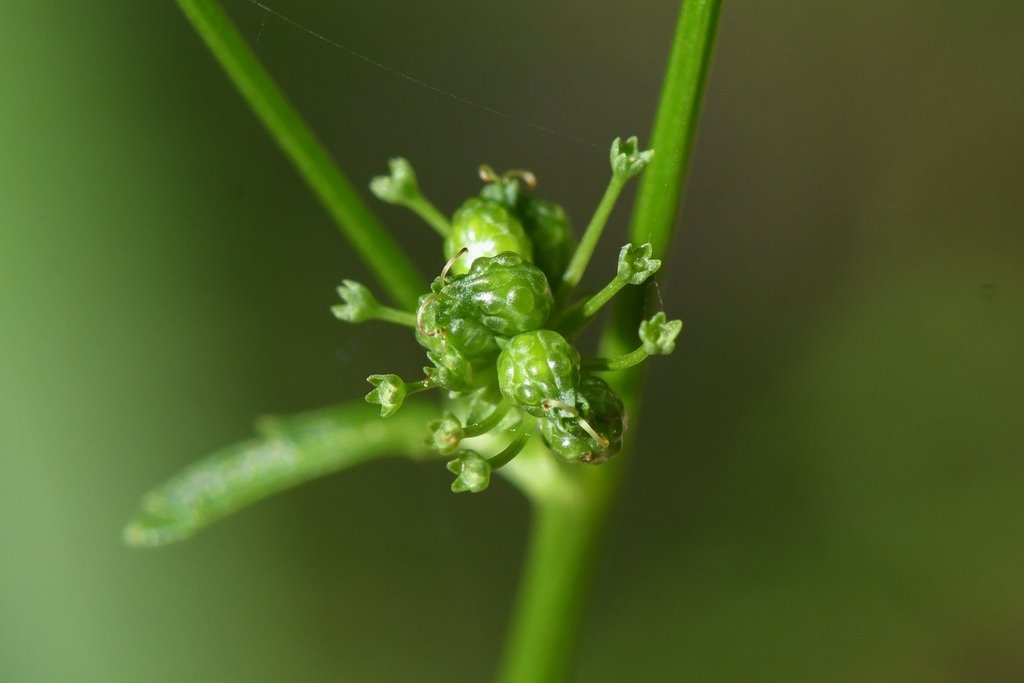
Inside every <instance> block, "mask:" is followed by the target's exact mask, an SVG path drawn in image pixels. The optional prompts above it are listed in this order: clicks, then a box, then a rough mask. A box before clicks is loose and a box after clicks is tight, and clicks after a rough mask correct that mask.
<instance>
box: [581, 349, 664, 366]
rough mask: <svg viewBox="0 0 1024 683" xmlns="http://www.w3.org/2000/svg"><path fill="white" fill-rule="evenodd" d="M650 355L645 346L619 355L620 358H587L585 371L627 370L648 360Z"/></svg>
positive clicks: (584, 364)
mask: <svg viewBox="0 0 1024 683" xmlns="http://www.w3.org/2000/svg"><path fill="white" fill-rule="evenodd" d="M648 356H650V354H649V353H647V349H645V348H644V347H643V346H641V347H639V348H636V349H634V350H632V351H630V352H629V353H623V354H619V355H618V356H612V357H610V358H603V357H602V358H587V359H584V361H583V369H585V370H589V371H591V372H601V371H604V370H626V369H628V368H631V367H633V366H634V365H639V364H640V363H643V362H644V361H645V360H647V358H648Z"/></svg>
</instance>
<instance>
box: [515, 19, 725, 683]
mask: <svg viewBox="0 0 1024 683" xmlns="http://www.w3.org/2000/svg"><path fill="white" fill-rule="evenodd" d="M720 5H721V0H686V1H685V2H683V4H682V8H681V11H680V15H679V21H678V24H677V26H676V34H675V38H674V39H673V43H672V51H671V54H670V56H669V63H668V69H667V71H666V74H665V80H664V83H663V86H662V92H661V100H660V103H659V105H658V112H657V115H656V118H655V125H654V135H653V136H652V140H651V148H652V149H654V150H655V151H656V154H655V155H654V158H653V159H652V160H651V163H650V165H649V166H648V167H647V169H646V171H645V173H644V177H643V181H642V184H641V186H640V191H639V195H638V197H639V199H638V203H637V207H636V210H635V211H634V213H633V222H632V226H631V233H630V234H631V236H632V237H631V239H632V240H633V241H634V242H635V243H638V244H639V243H641V242H647V241H649V242H651V243H652V245H653V246H654V249H653V255H654V256H655V257H660V258H663V257H664V254H665V251H666V249H667V246H668V242H669V238H670V236H671V234H672V229H673V226H674V224H675V218H676V214H677V212H678V208H679V199H680V197H681V196H682V183H683V179H684V177H685V172H686V168H687V165H688V162H689V157H690V150H691V148H692V140H693V136H694V132H695V131H696V128H697V118H698V113H699V109H700V98H701V94H702V91H703V85H704V80H705V75H706V73H707V67H708V61H709V59H710V55H711V48H712V43H713V40H714V34H715V27H716V24H717V19H718V13H719V7H720ZM616 304H617V305H616V314H615V315H614V316H613V318H612V319H611V321H610V324H609V326H608V327H607V328H606V329H605V332H604V335H603V338H602V344H601V351H602V354H603V355H606V356H615V355H619V354H622V353H626V352H628V351H629V347H630V346H631V345H632V344H635V343H636V330H637V326H638V324H639V321H640V320H641V318H642V316H643V289H642V288H639V287H635V288H634V287H631V288H629V289H628V290H627V292H624V293H623V296H620V297H618V298H617V300H616ZM609 380H610V382H611V383H612V384H613V386H614V387H615V389H616V390H617V391H618V392H619V395H620V396H621V397H622V399H623V402H624V403H625V405H626V410H627V411H628V412H629V414H630V415H631V418H632V420H633V421H634V422H635V419H636V416H637V412H638V407H639V397H640V387H641V380H642V373H641V372H640V370H639V368H633V369H630V370H627V371H625V372H622V373H618V374H617V376H611V377H609ZM630 433H631V434H635V433H636V430H632V431H631V432H630ZM629 445H630V444H629V443H628V440H627V444H626V449H625V450H627V451H628V449H629ZM517 462H518V461H517ZM529 464H531V461H530V460H529V459H528V460H526V461H524V469H526V465H529ZM625 464H628V455H626V456H620V458H619V459H618V460H616V461H613V462H611V463H609V464H607V465H602V466H600V467H593V468H584V469H582V470H580V471H579V477H580V478H579V496H578V497H576V496H566V495H564V494H563V493H562V491H563V489H564V487H548V488H540V489H538V490H537V491H536V492H534V493H533V494H532V500H533V501H534V504H535V519H534V529H533V536H532V537H531V540H530V548H529V557H528V560H527V565H526V569H525V573H524V577H523V584H522V587H521V593H520V596H519V601H518V603H517V606H516V613H515V616H514V621H513V627H512V630H511V632H510V635H509V639H508V641H507V643H506V650H505V655H504V662H503V668H502V671H501V674H500V676H499V680H500V681H502V683H548V682H551V683H554V682H556V681H564V680H566V679H567V678H568V675H567V673H568V671H569V670H570V667H571V665H572V662H573V660H574V658H575V651H576V644H577V641H578V638H579V634H580V632H581V631H582V630H583V629H582V627H581V625H580V624H581V622H582V620H583V617H584V608H585V602H586V596H587V595H588V593H589V589H590V583H591V580H592V577H593V575H594V570H593V567H594V565H595V564H596V562H597V556H598V554H599V552H600V549H601V534H602V531H603V528H604V524H605V521H606V519H607V517H608V515H609V512H610V508H611V505H612V503H613V502H614V500H615V495H616V493H617V491H618V488H619V486H620V484H621V481H622V474H623V472H624V471H625V467H624V465H625ZM528 490H529V489H528Z"/></svg>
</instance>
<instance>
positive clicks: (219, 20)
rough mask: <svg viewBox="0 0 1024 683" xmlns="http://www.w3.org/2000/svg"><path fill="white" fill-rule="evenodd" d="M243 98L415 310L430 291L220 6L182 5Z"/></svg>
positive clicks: (207, 2)
mask: <svg viewBox="0 0 1024 683" xmlns="http://www.w3.org/2000/svg"><path fill="white" fill-rule="evenodd" d="M177 2H178V6H179V7H181V10H182V11H183V12H184V13H185V16H186V17H188V19H189V21H191V22H192V25H193V26H194V27H195V29H196V32H197V33H199V35H200V36H201V37H202V39H203V40H204V41H205V42H206V45H207V47H209V48H210V51H211V52H213V55H214V57H216V58H217V60H218V61H219V62H220V64H221V66H222V67H223V68H224V70H225V71H226V72H227V74H228V76H229V77H230V78H231V80H232V81H233V82H234V84H235V86H236V87H237V88H238V90H239V92H241V94H242V97H243V98H245V100H246V101H247V102H248V103H249V106H250V107H252V110H253V112H255V113H256V115H257V116H258V117H259V118H260V120H261V121H262V122H263V125H264V126H266V128H267V130H268V131H269V132H270V134H271V136H273V138H274V139H275V140H276V141H277V144H278V145H280V147H281V149H282V150H284V152H285V154H286V155H287V156H288V157H289V159H291V161H292V163H293V164H294V165H295V167H296V168H297V169H298V171H299V173H300V174H301V175H302V177H303V178H304V179H305V180H306V182H307V183H308V184H309V186H310V188H312V190H313V192H314V193H315V194H316V195H317V197H319V199H320V201H321V203H322V204H323V205H324V207H325V208H326V209H327V211H328V213H330V215H331V217H332V218H334V220H335V222H336V223H337V224H338V227H339V228H341V231H342V233H343V234H344V235H345V236H346V237H347V238H348V239H349V241H350V242H351V243H352V245H353V246H354V247H355V249H356V251H357V252H358V253H359V255H360V256H361V257H362V259H363V261H364V262H365V263H366V264H367V266H368V267H369V268H370V270H372V271H373V273H374V275H376V277H377V278H378V279H379V280H380V282H381V284H382V285H383V286H384V287H385V288H386V289H387V291H388V292H389V293H390V294H391V296H392V297H393V298H394V299H395V301H397V302H398V303H400V304H401V305H403V306H405V307H407V308H413V307H415V305H416V300H417V298H418V297H419V295H420V294H421V293H422V292H424V291H426V290H427V287H426V285H425V284H424V283H423V282H422V281H421V280H420V278H419V277H418V276H417V275H416V270H415V268H414V266H413V264H412V262H411V261H409V259H408V258H407V257H406V255H405V254H404V253H403V252H402V251H401V249H399V247H398V245H397V244H396V243H395V242H394V240H392V239H391V237H390V236H388V234H387V233H386V232H385V230H384V228H383V227H382V226H381V224H380V222H379V221H378V220H377V219H376V217H374V215H373V214H372V213H371V212H370V210H369V209H368V208H367V207H366V205H365V204H364V203H363V201H362V200H361V199H360V198H359V195H358V194H357V193H356V191H355V190H354V189H353V187H352V184H351V183H350V182H349V181H348V179H347V178H346V177H345V176H344V175H343V174H342V172H341V170H340V169H338V167H337V166H336V165H335V164H334V162H333V161H332V159H331V157H330V155H329V154H328V153H327V151H326V150H325V149H324V147H323V145H322V144H321V143H320V141H319V140H317V139H316V136H315V135H314V134H313V132H312V131H311V130H310V129H309V127H308V126H307V125H306V123H305V122H304V121H303V120H302V117H301V116H300V115H299V113H298V112H297V111H296V110H295V108H294V107H293V106H292V105H291V104H290V103H289V102H288V100H287V98H286V97H285V96H284V94H283V93H282V92H281V90H280V88H278V86H277V84H276V83H274V81H273V79H271V77H270V76H269V74H268V73H267V71H266V69H265V68H264V67H263V65H262V64H260V62H259V60H258V59H257V58H256V55H255V54H254V53H253V51H252V50H251V49H250V48H249V46H248V44H247V43H246V42H245V39H244V38H242V36H241V34H239V32H238V30H237V29H236V28H235V26H234V25H233V24H232V23H231V20H230V19H229V18H228V17H227V15H226V14H224V12H223V10H221V8H220V7H219V6H218V4H217V3H216V2H215V0H177Z"/></svg>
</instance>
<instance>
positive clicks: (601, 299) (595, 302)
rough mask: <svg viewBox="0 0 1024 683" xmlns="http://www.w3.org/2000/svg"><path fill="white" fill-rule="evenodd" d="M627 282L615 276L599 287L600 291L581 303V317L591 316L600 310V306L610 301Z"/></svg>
mask: <svg viewBox="0 0 1024 683" xmlns="http://www.w3.org/2000/svg"><path fill="white" fill-rule="evenodd" d="M627 284H629V283H628V282H623V281H622V280H620V279H618V278H615V279H614V280H612V281H611V282H609V283H608V284H606V285H605V286H604V287H602V288H601V291H600V292H598V293H597V294H595V295H594V296H592V297H590V298H589V299H587V302H586V303H585V304H583V317H584V318H592V317H593V316H594V315H595V314H596V313H597V312H598V311H600V310H601V307H602V306H604V305H605V304H606V303H608V302H609V301H611V300H612V297H614V296H615V295H616V294H618V293H619V290H620V289H622V288H623V287H625V286H626V285H627Z"/></svg>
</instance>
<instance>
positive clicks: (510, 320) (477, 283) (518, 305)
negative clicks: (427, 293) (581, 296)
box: [440, 252, 554, 337]
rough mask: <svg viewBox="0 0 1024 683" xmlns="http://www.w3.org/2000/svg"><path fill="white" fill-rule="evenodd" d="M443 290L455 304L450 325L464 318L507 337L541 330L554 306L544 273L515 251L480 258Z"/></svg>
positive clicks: (442, 292)
mask: <svg viewBox="0 0 1024 683" xmlns="http://www.w3.org/2000/svg"><path fill="white" fill-rule="evenodd" d="M440 291H441V295H442V296H445V297H450V298H451V299H452V301H453V302H454V307H453V309H452V310H451V311H447V312H448V313H449V314H450V318H449V324H451V322H452V321H454V320H455V319H457V317H458V316H460V315H461V316H465V317H467V318H472V319H475V320H478V321H479V322H480V323H482V324H483V325H484V326H486V327H487V328H488V329H489V330H491V331H492V332H494V333H495V334H498V335H501V336H503V337H511V336H513V335H516V334H520V333H522V332H528V331H530V330H535V329H537V328H539V327H540V326H541V325H543V324H544V323H545V322H546V321H547V319H548V315H549V314H550V313H551V308H552V306H553V305H554V297H553V296H552V294H551V288H550V286H549V285H548V281H547V278H545V277H544V273H542V272H541V270H540V269H539V268H537V267H536V266H534V265H533V264H531V263H529V262H527V261H525V260H524V259H523V257H522V256H519V255H518V254H514V253H512V252H503V253H501V254H498V255H496V256H493V257H487V256H484V257H480V258H478V259H477V260H476V261H474V262H473V266H472V267H471V268H470V269H469V272H468V273H466V274H465V275H462V276H455V277H451V278H448V279H447V280H446V281H445V283H444V284H443V286H442V287H441V290H440ZM446 329H447V328H446Z"/></svg>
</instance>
